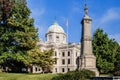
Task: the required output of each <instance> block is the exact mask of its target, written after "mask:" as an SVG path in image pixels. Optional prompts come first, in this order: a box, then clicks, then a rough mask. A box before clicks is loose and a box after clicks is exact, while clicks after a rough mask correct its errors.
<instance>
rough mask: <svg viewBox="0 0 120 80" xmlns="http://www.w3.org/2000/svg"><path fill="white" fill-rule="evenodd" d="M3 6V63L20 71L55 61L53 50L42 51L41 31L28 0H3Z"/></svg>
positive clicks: (0, 52)
mask: <svg viewBox="0 0 120 80" xmlns="http://www.w3.org/2000/svg"><path fill="white" fill-rule="evenodd" d="M9 4H11V5H10V6H9ZM3 5H4V6H5V7H3ZM0 6H2V7H0V8H2V9H0V12H1V13H0V30H1V32H0V63H1V66H2V67H3V68H6V67H9V68H10V69H11V70H12V71H16V72H19V71H21V68H23V67H26V68H27V67H29V66H31V65H40V66H42V67H43V66H45V67H47V68H49V67H50V66H51V65H52V64H53V62H54V61H53V59H52V58H51V56H52V51H51V50H50V51H44V52H40V50H39V48H38V46H37V42H38V39H39V38H38V34H37V32H38V31H37V29H36V28H35V27H34V19H33V18H30V17H29V16H30V10H29V8H28V7H27V5H26V0H2V1H0ZM7 6H8V7H9V8H7ZM6 9H7V10H6ZM5 10H6V11H5Z"/></svg>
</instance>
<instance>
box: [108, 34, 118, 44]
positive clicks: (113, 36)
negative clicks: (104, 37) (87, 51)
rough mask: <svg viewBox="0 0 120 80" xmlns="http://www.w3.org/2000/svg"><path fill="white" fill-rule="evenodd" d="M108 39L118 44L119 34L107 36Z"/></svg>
mask: <svg viewBox="0 0 120 80" xmlns="http://www.w3.org/2000/svg"><path fill="white" fill-rule="evenodd" d="M109 38H111V39H115V40H116V41H117V42H118V43H119V44H120V34H112V35H109Z"/></svg>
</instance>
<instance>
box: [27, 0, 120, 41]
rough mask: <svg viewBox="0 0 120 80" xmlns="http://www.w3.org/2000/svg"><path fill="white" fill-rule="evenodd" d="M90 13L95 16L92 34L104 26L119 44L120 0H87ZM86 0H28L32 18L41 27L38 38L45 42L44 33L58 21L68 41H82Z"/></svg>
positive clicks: (93, 17) (92, 16)
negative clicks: (66, 33)
mask: <svg viewBox="0 0 120 80" xmlns="http://www.w3.org/2000/svg"><path fill="white" fill-rule="evenodd" d="M86 3H87V5H88V8H89V12H88V14H89V16H90V17H91V18H92V20H93V21H92V34H93V33H94V31H95V30H96V29H97V28H102V29H103V30H104V31H105V32H106V33H107V34H108V35H109V37H110V38H115V39H116V40H117V42H119V43H120V0H86ZM84 4H85V0H27V5H28V7H29V8H30V10H31V12H32V13H31V17H33V18H34V19H35V23H34V24H35V26H36V27H37V28H38V29H39V31H38V33H39V37H40V38H41V39H42V40H44V41H45V33H46V31H47V29H48V27H49V26H50V25H52V24H53V23H54V21H55V17H56V20H57V22H58V23H59V25H61V26H62V28H63V29H64V30H65V32H66V31H67V29H66V26H65V23H66V20H67V19H68V24H69V26H68V33H69V34H68V35H69V38H68V41H69V42H76V43H79V42H80V39H81V24H80V22H81V20H82V18H83V16H84V10H83V9H84Z"/></svg>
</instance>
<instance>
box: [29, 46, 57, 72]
mask: <svg viewBox="0 0 120 80" xmlns="http://www.w3.org/2000/svg"><path fill="white" fill-rule="evenodd" d="M53 52H54V51H53V49H51V50H45V51H43V52H40V49H39V48H37V47H36V48H35V49H32V50H30V51H28V52H27V53H28V55H29V56H30V57H31V60H32V62H31V64H32V65H37V66H40V67H41V68H42V71H43V73H44V72H51V68H52V65H53V64H54V62H55V58H52V56H53Z"/></svg>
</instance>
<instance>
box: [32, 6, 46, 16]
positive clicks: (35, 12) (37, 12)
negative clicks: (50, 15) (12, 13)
mask: <svg viewBox="0 0 120 80" xmlns="http://www.w3.org/2000/svg"><path fill="white" fill-rule="evenodd" d="M31 12H32V13H31V17H34V18H37V17H41V16H42V15H43V14H44V13H45V9H44V8H40V9H39V8H34V9H31Z"/></svg>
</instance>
